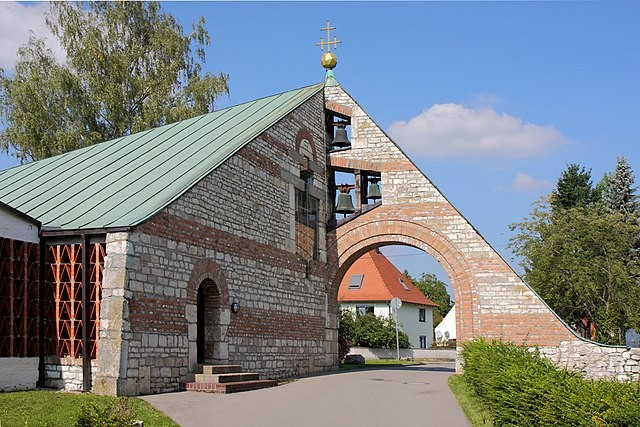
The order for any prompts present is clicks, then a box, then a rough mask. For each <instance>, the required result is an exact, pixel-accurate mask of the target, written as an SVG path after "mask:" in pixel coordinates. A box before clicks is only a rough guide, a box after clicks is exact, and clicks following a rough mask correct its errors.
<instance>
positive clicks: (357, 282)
mask: <svg viewBox="0 0 640 427" xmlns="http://www.w3.org/2000/svg"><path fill="white" fill-rule="evenodd" d="M363 279H364V274H352V275H351V279H349V289H360V288H361V287H362V280H363Z"/></svg>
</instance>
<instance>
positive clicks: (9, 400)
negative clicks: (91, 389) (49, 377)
mask: <svg viewBox="0 0 640 427" xmlns="http://www.w3.org/2000/svg"><path fill="white" fill-rule="evenodd" d="M120 399H129V401H130V403H131V406H132V408H133V410H134V413H135V419H138V420H142V421H144V425H145V426H154V427H155V426H159V427H164V426H171V427H174V426H178V424H176V423H175V422H174V421H173V420H172V419H171V418H169V417H168V416H166V415H165V414H163V413H162V412H160V411H158V410H157V409H155V408H154V407H152V406H151V405H149V404H148V403H147V402H145V401H144V400H142V399H138V398H135V397H129V398H127V397H107V396H96V395H94V394H91V393H82V394H80V393H62V392H56V391H44V390H38V391H19V392H12V393H0V425H1V426H2V427H13V426H17V427H25V426H29V427H31V426H48V427H55V426H64V427H72V426H75V425H76V422H77V420H78V416H79V415H80V412H81V411H82V408H83V407H89V406H91V405H99V406H107V405H110V404H113V403H114V402H115V401H116V400H120Z"/></svg>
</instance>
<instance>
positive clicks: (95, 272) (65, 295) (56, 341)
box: [45, 243, 104, 359]
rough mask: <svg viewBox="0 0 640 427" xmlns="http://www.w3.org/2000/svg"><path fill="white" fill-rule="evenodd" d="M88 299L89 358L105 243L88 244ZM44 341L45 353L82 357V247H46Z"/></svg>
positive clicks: (94, 336) (93, 347)
mask: <svg viewBox="0 0 640 427" xmlns="http://www.w3.org/2000/svg"><path fill="white" fill-rule="evenodd" d="M90 248H91V257H90V266H91V272H90V281H89V284H90V286H91V288H90V289H89V300H90V302H91V307H90V309H89V313H90V315H89V317H90V319H89V328H90V332H89V342H90V345H91V348H90V357H91V358H92V359H95V357H96V345H97V341H98V340H97V332H98V328H99V319H100V296H101V293H102V275H103V270H104V244H101V243H94V244H91V246H90ZM47 268H48V277H47V283H46V292H45V293H46V295H45V298H46V302H45V304H46V313H45V336H46V338H45V340H46V342H47V347H46V350H47V354H48V355H55V356H59V357H74V358H79V357H82V327H83V322H82V245H81V244H67V245H51V246H48V247H47Z"/></svg>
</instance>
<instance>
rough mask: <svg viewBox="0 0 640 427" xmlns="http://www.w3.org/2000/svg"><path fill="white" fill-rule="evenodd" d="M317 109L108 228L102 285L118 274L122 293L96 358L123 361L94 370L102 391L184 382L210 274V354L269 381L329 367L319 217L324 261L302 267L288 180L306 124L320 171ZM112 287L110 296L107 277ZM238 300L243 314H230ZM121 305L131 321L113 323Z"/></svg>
mask: <svg viewBox="0 0 640 427" xmlns="http://www.w3.org/2000/svg"><path fill="white" fill-rule="evenodd" d="M322 112H323V94H322V93H318V94H317V95H315V96H314V97H312V98H311V99H309V100H308V101H307V102H305V103H304V104H302V105H301V106H300V107H298V108H297V109H296V110H294V111H293V112H292V113H290V114H289V115H288V116H286V117H285V118H284V119H282V120H281V121H280V122H278V123H277V124H276V125H274V126H273V127H271V128H270V129H268V130H267V131H266V132H265V133H263V134H262V135H261V136H260V137H258V138H256V139H255V140H254V141H252V142H251V143H249V144H248V145H247V146H245V147H244V148H242V149H241V150H240V151H239V152H238V153H236V154H235V155H234V156H232V157H231V158H229V159H228V160H227V161H226V162H225V163H224V164H222V165H221V166H220V167H218V168H217V169H216V170H215V171H213V172H212V173H211V174H209V175H208V176H207V177H205V178H204V179H203V180H202V181H201V182H199V183H198V184H196V185H195V186H194V187H193V188H191V189H190V190H189V191H187V192H186V193H185V194H184V195H182V196H181V197H180V198H178V199H177V200H176V201H175V202H173V203H172V204H170V205H169V206H168V207H166V208H165V209H163V210H162V211H161V212H160V213H158V214H157V215H155V216H154V217H152V218H151V219H149V220H148V221H146V222H145V223H143V224H142V225H140V226H138V227H136V228H135V229H134V230H133V231H131V232H130V233H120V234H121V235H120V236H116V235H115V234H114V235H109V236H108V239H107V240H108V242H107V261H106V265H107V266H106V271H105V282H107V281H109V280H113V279H115V280H114V282H116V287H117V288H120V287H121V288H122V289H121V290H119V291H117V292H116V294H117V295H118V298H120V296H122V298H121V299H119V300H118V301H119V302H118V303H117V304H115V311H113V312H111V311H110V309H109V307H110V305H109V303H108V302H107V308H106V309H105V308H103V311H102V315H101V320H102V322H103V324H101V342H100V346H99V347H98V348H99V356H98V359H99V362H100V363H99V366H100V367H102V358H103V357H116V358H118V362H117V363H115V364H113V366H112V367H111V368H106V369H105V370H104V371H103V372H102V373H101V372H98V377H99V378H98V379H97V381H96V384H98V386H97V389H98V391H99V392H102V393H107V394H145V393H158V392H165V391H172V390H178V389H180V387H181V384H182V383H184V382H185V381H188V380H189V378H190V374H191V373H192V372H193V369H194V367H195V365H196V334H197V326H196V295H197V288H198V286H199V285H200V283H201V282H202V280H204V279H210V280H212V281H213V282H214V283H215V285H216V286H215V288H217V291H218V292H219V297H220V300H221V306H220V308H219V312H218V313H217V319H218V324H217V325H207V327H213V328H216V330H215V331H214V333H213V335H215V336H216V337H217V338H216V339H217V341H216V344H215V346H214V350H213V353H214V354H212V355H209V357H208V359H209V361H210V362H215V363H232V364H240V365H242V367H243V368H244V369H245V370H250V371H254V372H258V373H260V374H261V377H264V378H278V377H288V376H292V375H301V374H306V373H309V372H315V371H319V370H323V369H327V368H330V367H331V366H332V364H333V359H331V358H327V357H326V356H325V354H326V349H325V337H326V336H325V324H326V319H325V312H326V311H325V302H326V293H325V292H326V264H325V262H323V261H324V260H326V245H325V244H324V242H325V230H324V225H323V224H321V226H320V231H319V234H320V259H319V261H312V262H310V263H309V264H307V263H306V262H304V260H302V259H301V258H300V257H299V256H298V255H297V254H296V253H295V249H296V245H295V221H294V218H295V215H294V209H295V204H294V186H293V184H292V183H291V182H290V178H287V177H288V176H289V175H293V176H296V177H297V176H298V175H299V173H300V168H301V166H300V164H299V162H298V161H296V159H295V158H292V156H290V155H289V152H290V151H291V150H296V143H295V142H296V138H297V136H299V134H300V132H301V130H304V133H305V134H306V135H309V136H307V139H309V138H311V139H313V141H312V142H313V144H299V145H303V146H304V150H307V151H308V150H309V146H310V145H314V146H315V150H316V153H317V155H316V156H315V160H316V162H317V163H318V164H319V166H320V167H321V169H322V170H323V171H324V169H325V163H324V162H325V156H324V153H325V147H324V141H323V138H324V133H323V132H324V130H323V113H322ZM298 139H300V138H298ZM302 149H303V148H302V147H301V148H300V149H299V150H300V151H301V150H302ZM294 157H295V156H294ZM287 179H289V180H287ZM325 185H326V184H325V176H324V173H321V174H316V175H315V176H314V186H316V187H317V188H318V189H320V190H322V191H323V192H324V191H325V190H324V188H325ZM324 203H325V201H324V200H321V210H322V211H323V212H324V209H325V206H324ZM322 216H324V213H322ZM116 240H118V241H119V242H120V243H118V244H116ZM111 241H113V242H112V243H110V242H111ZM120 258H122V259H120ZM105 287H106V288H107V291H106V292H107V294H110V293H111V291H110V290H109V289H110V288H111V284H110V283H106V284H105ZM233 301H236V302H239V304H240V310H239V312H238V313H231V312H230V310H229V304H230V303H231V302H233ZM122 307H124V308H122ZM114 313H115V317H117V316H119V315H121V314H122V317H123V319H124V320H123V321H122V322H121V323H122V324H121V325H116V326H115V328H114V329H115V331H110V329H111V326H113V324H109V322H111V321H114V320H115V321H116V322H118V320H117V319H114V316H113V314H114ZM104 322H106V323H104ZM103 325H104V326H105V327H104V330H103V328H102V326H103ZM109 334H112V335H114V336H115V335H118V334H119V335H120V336H121V337H122V345H120V346H119V347H118V345H117V342H116V341H111V342H110V343H107V344H104V340H103V335H109ZM329 345H330V346H331V344H329ZM101 351H102V352H101ZM116 365H117V366H116Z"/></svg>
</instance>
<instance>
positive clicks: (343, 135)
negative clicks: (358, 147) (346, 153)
mask: <svg viewBox="0 0 640 427" xmlns="http://www.w3.org/2000/svg"><path fill="white" fill-rule="evenodd" d="M346 126H347V125H345V124H339V125H336V134H335V135H334V137H333V142H332V143H331V145H332V146H333V147H335V148H346V147H351V141H349V138H348V137H347V129H346Z"/></svg>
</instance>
